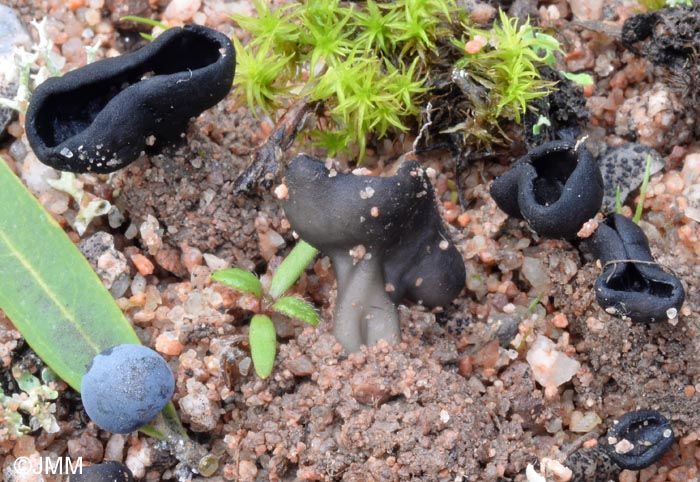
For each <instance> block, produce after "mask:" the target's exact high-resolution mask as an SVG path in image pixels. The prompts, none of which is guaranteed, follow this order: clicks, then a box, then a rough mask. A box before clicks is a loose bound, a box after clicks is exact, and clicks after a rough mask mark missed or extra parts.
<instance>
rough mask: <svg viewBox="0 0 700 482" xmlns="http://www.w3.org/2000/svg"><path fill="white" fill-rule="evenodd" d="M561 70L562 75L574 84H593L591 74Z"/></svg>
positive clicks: (582, 85)
mask: <svg viewBox="0 0 700 482" xmlns="http://www.w3.org/2000/svg"><path fill="white" fill-rule="evenodd" d="M560 72H561V75H563V76H564V77H566V78H567V79H569V80H570V81H571V82H573V83H574V84H578V85H580V86H581V87H585V86H587V85H593V76H592V75H590V74H574V73H572V72H564V71H563V70H561V71H560Z"/></svg>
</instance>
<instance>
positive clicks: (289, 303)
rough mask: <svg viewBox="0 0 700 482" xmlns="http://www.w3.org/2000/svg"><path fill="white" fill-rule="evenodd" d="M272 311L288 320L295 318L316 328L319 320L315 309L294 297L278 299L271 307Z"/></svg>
mask: <svg viewBox="0 0 700 482" xmlns="http://www.w3.org/2000/svg"><path fill="white" fill-rule="evenodd" d="M272 309H273V310H274V311H276V312H277V313H281V314H283V315H285V316H289V317H290V318H296V319H297V320H301V321H303V322H304V323H308V324H309V325H313V326H316V325H318V322H319V321H320V320H321V317H320V316H318V312H317V311H316V309H315V308H314V307H313V306H311V304H309V303H308V302H306V301H304V300H302V299H301V298H296V297H294V296H285V297H283V298H280V299H279V300H277V301H276V302H275V304H274V305H272Z"/></svg>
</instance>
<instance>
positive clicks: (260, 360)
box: [211, 241, 320, 378]
mask: <svg viewBox="0 0 700 482" xmlns="http://www.w3.org/2000/svg"><path fill="white" fill-rule="evenodd" d="M317 254H318V251H317V250H316V248H314V247H313V246H311V245H309V244H308V243H305V242H304V241H299V243H297V245H296V246H294V249H292V251H291V252H290V253H289V254H288V255H287V257H286V258H285V259H284V261H282V263H281V264H280V266H279V268H277V271H275V274H274V275H273V276H272V281H271V283H270V288H269V289H268V290H267V292H265V290H264V288H263V285H262V283H261V282H260V280H259V279H258V278H257V277H256V276H255V275H254V274H253V273H250V272H248V271H245V270H242V269H239V268H230V269H223V270H219V271H216V272H214V273H212V275H211V277H212V279H213V280H215V281H218V282H219V283H221V284H223V285H226V286H228V287H230V288H234V289H236V290H238V291H243V292H244V293H250V294H252V295H253V296H255V297H256V298H257V299H258V300H259V301H260V313H256V314H255V316H253V318H252V319H251V320H250V330H249V332H248V339H249V342H250V355H251V357H252V359H253V366H254V367H255V372H256V373H257V374H258V376H259V377H260V378H267V377H269V376H270V373H272V368H273V367H274V363H275V356H276V354H277V332H276V331H275V326H274V324H273V323H272V320H271V319H270V316H269V313H270V312H273V311H274V312H276V313H280V314H282V315H284V316H288V317H290V318H296V319H298V320H301V321H303V322H304V323H308V324H310V325H313V326H316V325H318V322H319V321H320V318H319V315H318V313H317V312H316V309H315V308H314V307H313V306H312V305H311V304H309V303H308V302H307V301H305V300H302V299H301V298H297V297H295V296H282V295H283V294H284V293H285V292H286V291H287V290H288V289H289V288H290V287H291V286H292V285H293V284H294V283H296V281H297V280H298V279H299V277H300V276H301V274H302V273H303V272H304V270H305V269H306V267H307V266H308V265H309V263H310V262H311V261H312V260H313V259H314V257H316V255H317Z"/></svg>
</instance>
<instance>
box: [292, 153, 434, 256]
mask: <svg viewBox="0 0 700 482" xmlns="http://www.w3.org/2000/svg"><path fill="white" fill-rule="evenodd" d="M421 172H422V168H421V167H420V165H419V164H418V163H417V162H405V163H403V164H402V165H401V166H400V167H399V170H398V171H397V173H396V175H394V176H391V177H379V176H358V175H354V174H343V173H334V172H333V173H331V172H330V171H329V170H328V169H326V167H325V166H324V165H323V162H321V161H320V160H319V159H316V158H313V157H310V156H307V155H305V154H302V155H299V156H297V157H296V158H295V159H293V160H292V162H291V163H290V165H289V168H288V170H287V173H286V174H285V178H286V184H287V187H288V189H289V196H288V198H287V199H286V200H285V202H284V212H285V214H286V215H287V218H289V221H290V222H291V223H292V226H293V227H294V230H295V231H296V232H297V233H298V234H299V236H301V238H302V239H303V240H304V241H306V242H307V243H309V244H311V245H313V246H315V247H317V248H319V249H320V250H321V251H324V252H325V253H327V254H330V253H332V252H336V251H342V252H347V251H348V250H350V249H352V248H353V247H355V246H358V245H363V246H364V247H365V248H366V249H367V251H368V252H371V253H373V254H375V253H376V254H377V255H380V256H381V255H382V252H383V251H384V250H385V249H387V248H388V247H390V246H392V245H393V244H395V243H397V242H398V240H399V239H400V237H401V235H402V231H401V228H402V226H403V225H405V223H406V222H407V220H408V218H409V217H410V216H411V213H412V212H413V211H414V210H415V207H416V205H418V204H419V201H420V195H419V193H421V192H424V193H425V194H427V189H428V187H429V184H430V183H427V181H426V179H424V177H423V176H422V174H421ZM373 208H374V209H373ZM373 212H374V214H375V216H373V215H372V214H373Z"/></svg>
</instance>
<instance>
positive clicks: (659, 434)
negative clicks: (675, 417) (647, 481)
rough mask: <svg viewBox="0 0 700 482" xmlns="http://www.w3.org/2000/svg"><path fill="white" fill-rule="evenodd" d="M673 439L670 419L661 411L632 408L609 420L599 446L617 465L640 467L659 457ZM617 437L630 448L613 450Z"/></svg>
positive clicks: (642, 467)
mask: <svg viewBox="0 0 700 482" xmlns="http://www.w3.org/2000/svg"><path fill="white" fill-rule="evenodd" d="M674 440H675V437H674V435H673V427H672V426H671V422H669V421H668V419H667V418H666V417H664V416H663V415H661V413H659V412H658V411H656V410H636V411H633V412H627V413H625V414H624V415H623V416H621V417H620V418H619V419H617V420H615V421H614V422H613V425H612V426H611V427H610V429H609V430H608V433H607V436H606V442H607V444H604V445H603V447H604V448H605V449H606V452H607V453H608V455H609V456H610V458H611V459H612V460H613V461H614V462H615V463H616V464H617V465H618V466H619V467H621V468H623V469H627V470H642V469H644V468H646V467H649V466H650V465H651V464H653V463H654V462H656V461H658V460H659V459H660V458H661V457H663V455H664V454H665V453H666V451H667V450H668V449H669V448H671V445H673V442H674ZM621 441H627V442H628V444H629V446H631V448H627V447H626V448H625V450H617V449H616V445H617V444H618V443H619V442H621Z"/></svg>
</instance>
